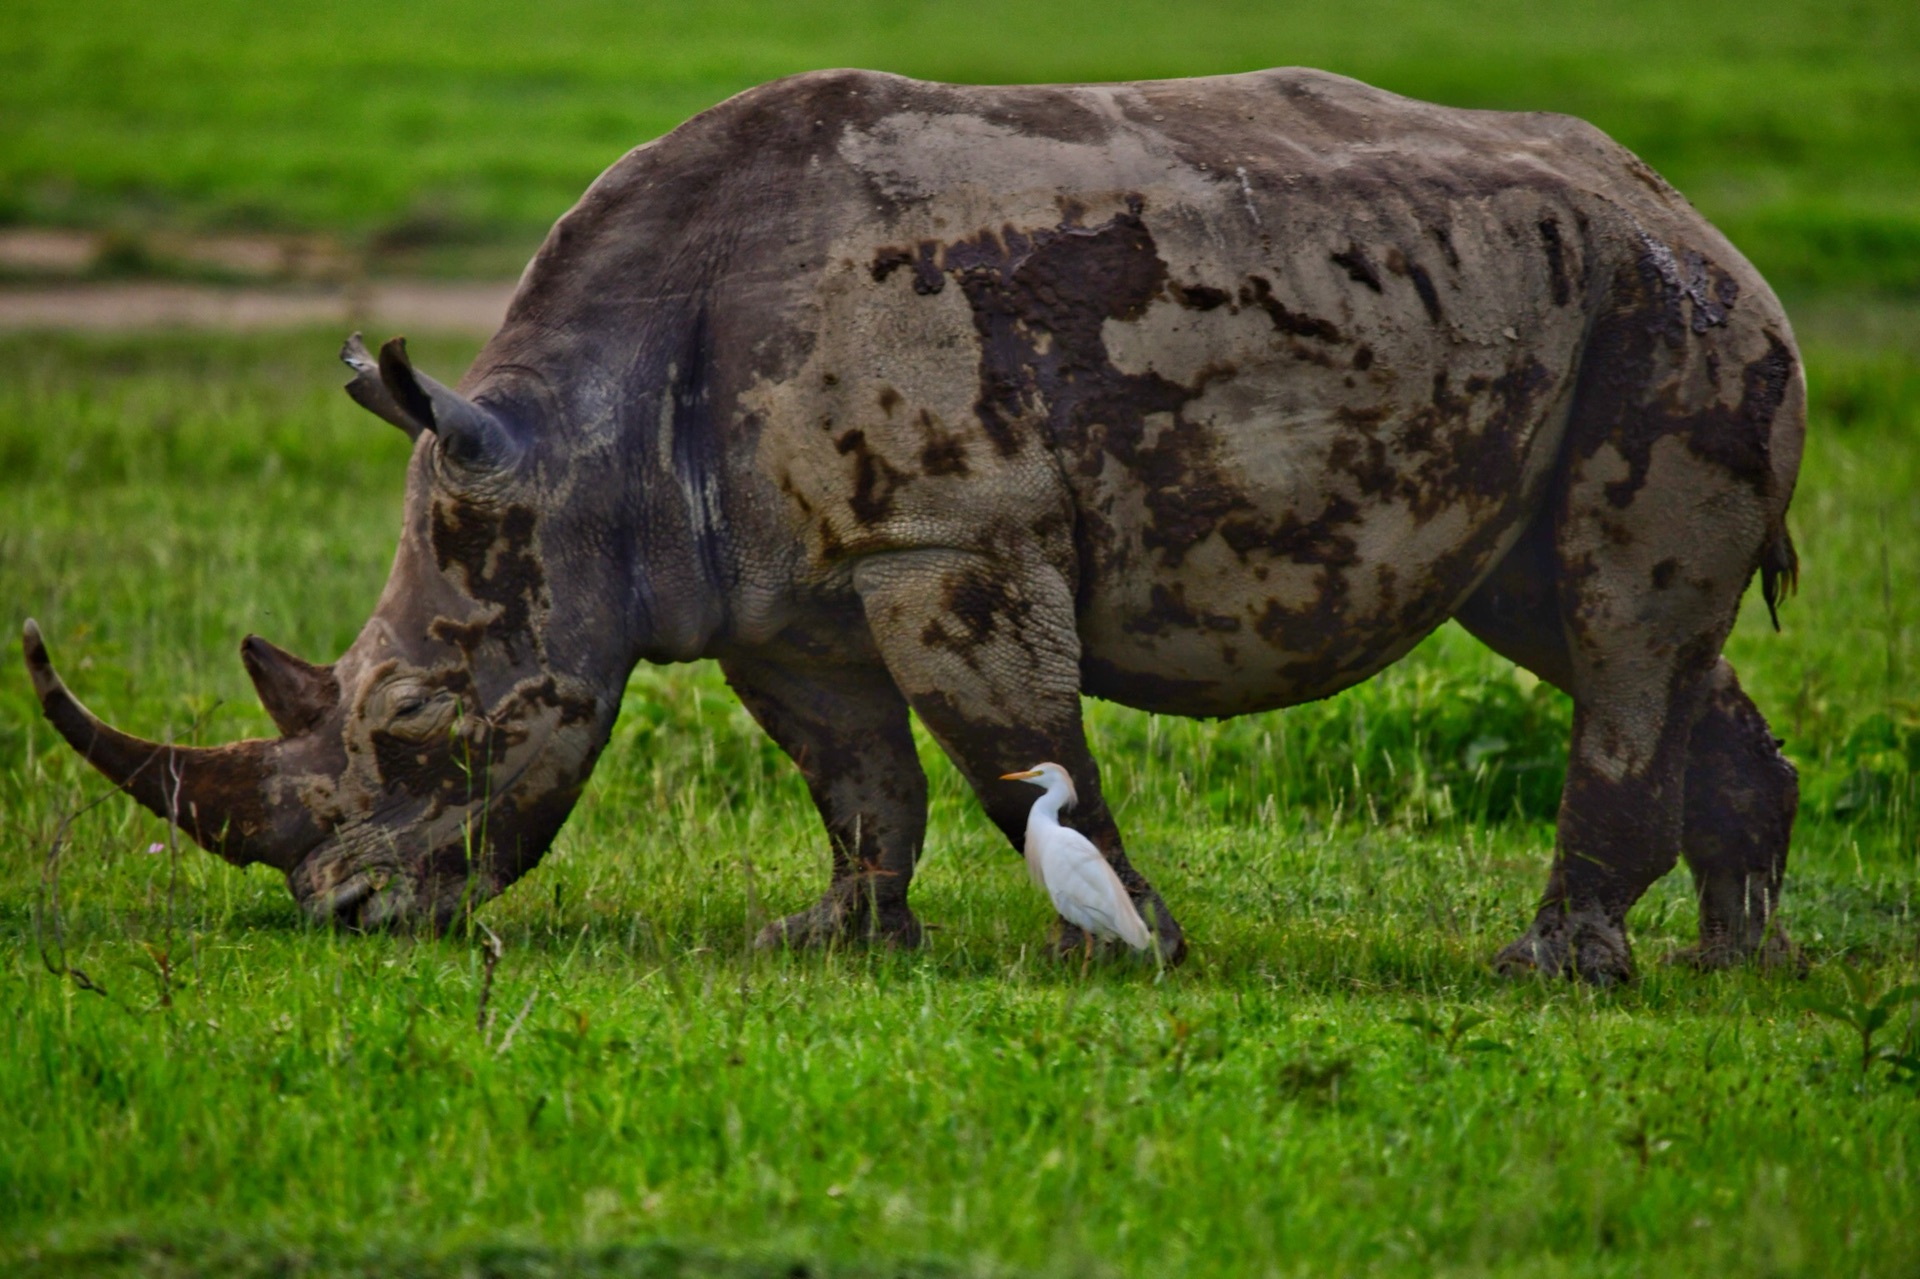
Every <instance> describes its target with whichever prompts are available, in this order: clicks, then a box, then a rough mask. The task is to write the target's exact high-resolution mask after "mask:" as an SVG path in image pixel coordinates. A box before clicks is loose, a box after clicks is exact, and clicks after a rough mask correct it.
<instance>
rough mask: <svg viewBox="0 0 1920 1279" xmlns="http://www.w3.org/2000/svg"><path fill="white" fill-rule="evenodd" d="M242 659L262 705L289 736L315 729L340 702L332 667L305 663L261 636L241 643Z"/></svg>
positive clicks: (250, 636)
mask: <svg viewBox="0 0 1920 1279" xmlns="http://www.w3.org/2000/svg"><path fill="white" fill-rule="evenodd" d="M240 660H241V661H242V662H244V663H245V664H246V667H247V674H248V676H250V677H251V678H252V680H253V689H254V691H255V692H256V693H258V694H259V695H260V704H261V705H262V706H264V707H266V708H267V714H269V715H271V716H273V722H274V724H275V726H277V727H278V728H279V730H280V731H281V732H282V733H283V734H285V735H286V736H288V737H292V736H294V735H296V734H298V733H304V732H306V731H307V730H308V729H310V728H312V727H313V726H314V725H315V724H317V723H319V722H320V720H321V718H322V717H323V716H325V715H326V713H327V712H328V711H330V710H332V709H333V708H334V707H335V706H337V705H338V704H339V702H340V683H339V681H338V680H336V679H334V677H333V668H332V667H331V666H314V665H312V664H311V663H308V662H303V661H301V660H300V659H299V658H297V657H295V656H294V655H293V654H292V653H289V652H287V651H286V650H285V649H283V648H276V647H275V646H274V645H272V644H269V643H267V641H265V640H263V639H261V638H260V637H259V636H258V635H249V636H247V638H245V639H244V640H242V641H240Z"/></svg>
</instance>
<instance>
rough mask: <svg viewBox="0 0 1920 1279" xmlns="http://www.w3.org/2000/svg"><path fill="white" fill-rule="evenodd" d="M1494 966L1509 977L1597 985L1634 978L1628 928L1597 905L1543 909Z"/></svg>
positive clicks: (1555, 906) (1504, 951)
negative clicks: (1574, 980) (1573, 979)
mask: <svg viewBox="0 0 1920 1279" xmlns="http://www.w3.org/2000/svg"><path fill="white" fill-rule="evenodd" d="M1493 966H1494V969H1495V970H1496V971H1498V972H1500V973H1501V974H1502V975H1504V976H1507V977H1522V976H1528V975H1537V976H1541V977H1578V978H1580V979H1581V980H1582V981H1586V982H1591V983H1592V984H1594V985H1595V986H1612V985H1615V984H1617V983H1621V982H1629V981H1632V980H1633V978H1634V970H1633V949H1632V947H1630V946H1629V945H1628V944H1627V930H1626V927H1625V926H1624V925H1623V924H1622V923H1621V922H1619V921H1617V920H1614V919H1612V918H1610V917H1609V916H1608V914H1607V913H1606V912H1605V911H1604V910H1602V909H1600V908H1599V907H1597V906H1589V907H1583V908H1579V909H1571V910H1570V909H1568V908H1566V907H1564V906H1559V905H1550V906H1543V907H1541V908H1540V913H1539V914H1538V915H1536V916H1534V920H1533V927H1531V928H1529V929H1528V930H1527V931H1526V933H1525V934H1524V935H1523V936H1522V937H1521V938H1520V939H1519V940H1518V941H1515V942H1513V943H1512V944H1510V945H1509V946H1507V948H1506V949H1504V950H1502V951H1501V952H1500V953H1499V954H1498V955H1495V956H1494V957H1493Z"/></svg>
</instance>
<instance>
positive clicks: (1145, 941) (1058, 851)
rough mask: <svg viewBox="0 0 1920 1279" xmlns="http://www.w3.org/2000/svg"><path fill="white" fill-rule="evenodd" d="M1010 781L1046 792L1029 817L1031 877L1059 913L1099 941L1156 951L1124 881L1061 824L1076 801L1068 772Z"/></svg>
mask: <svg viewBox="0 0 1920 1279" xmlns="http://www.w3.org/2000/svg"><path fill="white" fill-rule="evenodd" d="M1007 777H1008V778H1010V779H1011V778H1017V779H1019V780H1021V781H1028V782H1032V783H1033V784H1034V785H1036V786H1039V787H1042V788H1043V790H1044V793H1043V794H1042V795H1041V796H1040V798H1039V799H1037V800H1035V801H1034V804H1033V809H1032V811H1031V812H1029V813H1028V814H1027V837H1026V855H1027V872H1028V874H1030V875H1031V876H1032V877H1033V882H1034V883H1036V884H1038V885H1040V886H1041V887H1042V888H1044V889H1046V890H1047V896H1049V897H1051V898H1052V899H1053V906H1054V909H1055V910H1057V911H1059V912H1060V914H1061V917H1062V918H1064V919H1066V920H1067V921H1068V922H1069V923H1072V924H1076V925H1078V926H1079V927H1080V928H1082V929H1085V930H1086V931H1087V932H1088V933H1090V934H1092V935H1093V936H1095V937H1099V938H1102V939H1105V938H1113V937H1117V938H1119V939H1120V940H1121V941H1123V942H1125V943H1126V944H1127V945H1129V946H1131V947H1133V948H1134V949H1135V950H1148V949H1151V948H1152V946H1153V934H1152V933H1151V932H1149V931H1148V929H1147V924H1146V921H1145V920H1143V919H1141V918H1140V912H1139V910H1138V909H1136V908H1135V906H1134V904H1133V899H1132V898H1131V897H1129V896H1128V895H1127V890H1126V886H1125V885H1124V884H1122V883H1121V882H1120V876H1118V875H1116V874H1114V871H1113V867H1111V866H1109V865H1108V864H1107V859H1106V858H1104V857H1102V856H1101V855H1100V850H1099V849H1097V848H1095V847H1094V846H1093V842H1092V841H1091V840H1089V839H1088V838H1087V837H1086V836H1085V835H1082V834H1081V833H1080V832H1079V831H1077V830H1073V829H1071V828H1069V827H1066V826H1062V825H1061V824H1060V809H1061V808H1062V807H1063V806H1064V805H1066V804H1067V803H1068V802H1069V801H1071V800H1072V799H1073V798H1074V793H1073V779H1072V778H1070V777H1068V776H1067V770H1066V769H1064V768H1062V767H1060V765H1058V764H1040V765H1036V766H1035V767H1034V768H1032V769H1030V770H1028V771H1027V772H1025V773H1009V774H1007Z"/></svg>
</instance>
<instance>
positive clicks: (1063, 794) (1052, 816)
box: [1027, 786, 1067, 826]
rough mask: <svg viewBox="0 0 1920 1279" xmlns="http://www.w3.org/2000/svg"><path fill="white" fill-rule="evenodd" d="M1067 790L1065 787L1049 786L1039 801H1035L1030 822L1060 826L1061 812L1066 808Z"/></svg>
mask: <svg viewBox="0 0 1920 1279" xmlns="http://www.w3.org/2000/svg"><path fill="white" fill-rule="evenodd" d="M1066 803H1067V790H1066V787H1064V786H1049V787H1047V789H1046V791H1045V792H1044V793H1043V794H1042V795H1041V796H1040V798H1039V799H1036V800H1034V801H1033V811H1032V812H1031V813H1030V814H1028V816H1027V820H1028V821H1029V822H1045V823H1047V824H1048V825H1052V826H1058V825H1059V824H1060V810H1061V809H1062V808H1064V807H1066Z"/></svg>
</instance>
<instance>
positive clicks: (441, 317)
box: [0, 280, 514, 335]
mask: <svg viewBox="0 0 1920 1279" xmlns="http://www.w3.org/2000/svg"><path fill="white" fill-rule="evenodd" d="M513 287H514V286H513V282H512V281H482V282H470V283H440V282H432V281H422V280H414V281H400V282H396V283H392V284H372V285H362V286H356V287H352V288H343V287H333V288H317V287H289V286H282V287H269V286H260V285H252V286H238V287H229V286H219V285H202V284H172V283H149V282H126V283H120V282H113V283H98V284H48V285H38V286H28V287H9V288H0V331H5V330H22V329H57V330H74V331H93V332H110V331H121V332H124V331H131V330H140V329H179V328H193V329H230V330H242V331H255V330H260V329H275V328H302V327H307V326H313V325H331V326H333V327H336V328H343V329H345V328H363V329H366V330H367V331H368V332H393V331H400V330H409V329H410V330H414V331H417V332H427V331H433V332H447V333H473V334H479V335H486V334H490V333H492V332H493V331H494V330H495V329H497V328H499V327H500V321H501V320H502V319H503V318H504V317H505V316H506V313H507V301H508V299H509V298H511V297H512V296H513Z"/></svg>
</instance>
